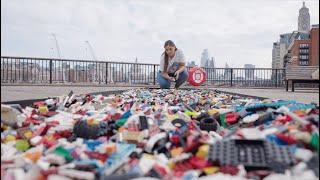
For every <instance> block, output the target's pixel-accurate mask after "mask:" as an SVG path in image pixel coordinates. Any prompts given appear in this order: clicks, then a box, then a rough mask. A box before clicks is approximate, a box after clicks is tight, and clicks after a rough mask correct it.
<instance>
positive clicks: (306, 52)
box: [299, 49, 309, 54]
mask: <svg viewBox="0 0 320 180" xmlns="http://www.w3.org/2000/svg"><path fill="white" fill-rule="evenodd" d="M299 52H300V54H309V49H300V50H299Z"/></svg>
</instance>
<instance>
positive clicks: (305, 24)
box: [298, 2, 310, 32]
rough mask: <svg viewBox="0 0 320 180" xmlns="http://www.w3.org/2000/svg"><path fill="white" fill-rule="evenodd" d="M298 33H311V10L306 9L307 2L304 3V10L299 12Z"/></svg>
mask: <svg viewBox="0 0 320 180" xmlns="http://www.w3.org/2000/svg"><path fill="white" fill-rule="evenodd" d="M298 31H302V32H309V31H310V14H309V8H307V7H306V5H305V2H303V5H302V8H301V9H300V10H299V17H298Z"/></svg>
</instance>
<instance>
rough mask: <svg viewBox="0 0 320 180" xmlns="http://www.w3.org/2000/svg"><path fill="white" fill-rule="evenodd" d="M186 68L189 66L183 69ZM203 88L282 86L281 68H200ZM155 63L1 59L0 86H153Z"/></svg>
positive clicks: (282, 70)
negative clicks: (203, 78) (207, 86)
mask: <svg viewBox="0 0 320 180" xmlns="http://www.w3.org/2000/svg"><path fill="white" fill-rule="evenodd" d="M187 68H188V69H190V68H191V67H187ZM204 69H205V71H206V72H207V81H206V83H205V85H213V86H236V87H282V86H284V82H283V77H284V74H285V70H284V69H272V68H255V69H245V68H204ZM158 71H159V65H158V64H146V63H126V62H111V61H90V60H70V59H53V58H33V57H12V56H2V57H1V83H2V84H6V83H10V84H12V83H30V84H39V83H40V84H59V83H66V84H77V83H80V84H81V83H86V84H117V85H121V84H123V85H127V84H131V85H135V84H139V85H140V84H141V85H143V84H144V85H156V84H157V81H156V77H157V73H158Z"/></svg>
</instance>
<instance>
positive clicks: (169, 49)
mask: <svg viewBox="0 0 320 180" xmlns="http://www.w3.org/2000/svg"><path fill="white" fill-rule="evenodd" d="M164 48H165V50H166V53H167V55H168V56H169V57H173V56H174V53H175V51H176V47H174V46H166V47H164Z"/></svg>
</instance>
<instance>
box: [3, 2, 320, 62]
mask: <svg viewBox="0 0 320 180" xmlns="http://www.w3.org/2000/svg"><path fill="white" fill-rule="evenodd" d="M1 4H2V6H1V36H2V38H1V52H2V55H12V56H35V57H57V55H56V52H55V51H54V52H53V51H52V48H53V49H54V48H55V44H54V40H53V37H52V36H51V33H55V34H56V35H57V39H58V42H59V45H60V48H61V52H62V56H63V58H71V59H74V58H79V59H91V58H92V57H91V56H90V53H88V50H86V49H87V48H88V47H87V46H86V44H85V43H84V41H86V40H88V41H89V42H90V43H91V45H92V46H93V48H94V52H95V54H96V57H98V59H100V60H111V61H131V62H132V61H133V60H134V59H135V57H138V60H139V61H140V62H144V63H159V56H160V54H161V53H162V51H163V47H162V46H163V43H164V41H165V40H167V39H172V40H174V41H175V42H176V45H177V46H178V47H179V48H180V49H183V51H184V52H185V55H186V57H187V58H188V60H196V62H197V63H199V62H200V56H201V52H202V50H203V49H205V48H207V49H209V53H210V54H211V55H212V56H214V57H215V59H216V64H217V65H218V66H220V67H223V66H224V64H225V62H228V63H229V64H230V65H232V66H233V67H243V64H247V63H251V64H255V65H256V66H257V67H271V57H272V56H271V52H272V43H273V42H274V41H277V40H278V38H279V34H281V33H287V32H292V31H293V30H296V29H297V19H298V10H299V8H300V7H301V6H302V2H301V1H300V0H299V1H298V0H291V1H289V0H270V1H263V0H245V1H238V0H227V1H218V0H199V1H192V0H184V1H182V0H177V1H169V0H164V1H156V0H153V1H151V0H107V1H103V0H68V1H64V0H57V1H49V0H29V1H21V0H10V1H9V0H7V1H1ZM306 5H307V7H308V8H309V9H310V14H311V23H312V24H319V16H318V13H319V2H318V1H316V0H309V1H306Z"/></svg>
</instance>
